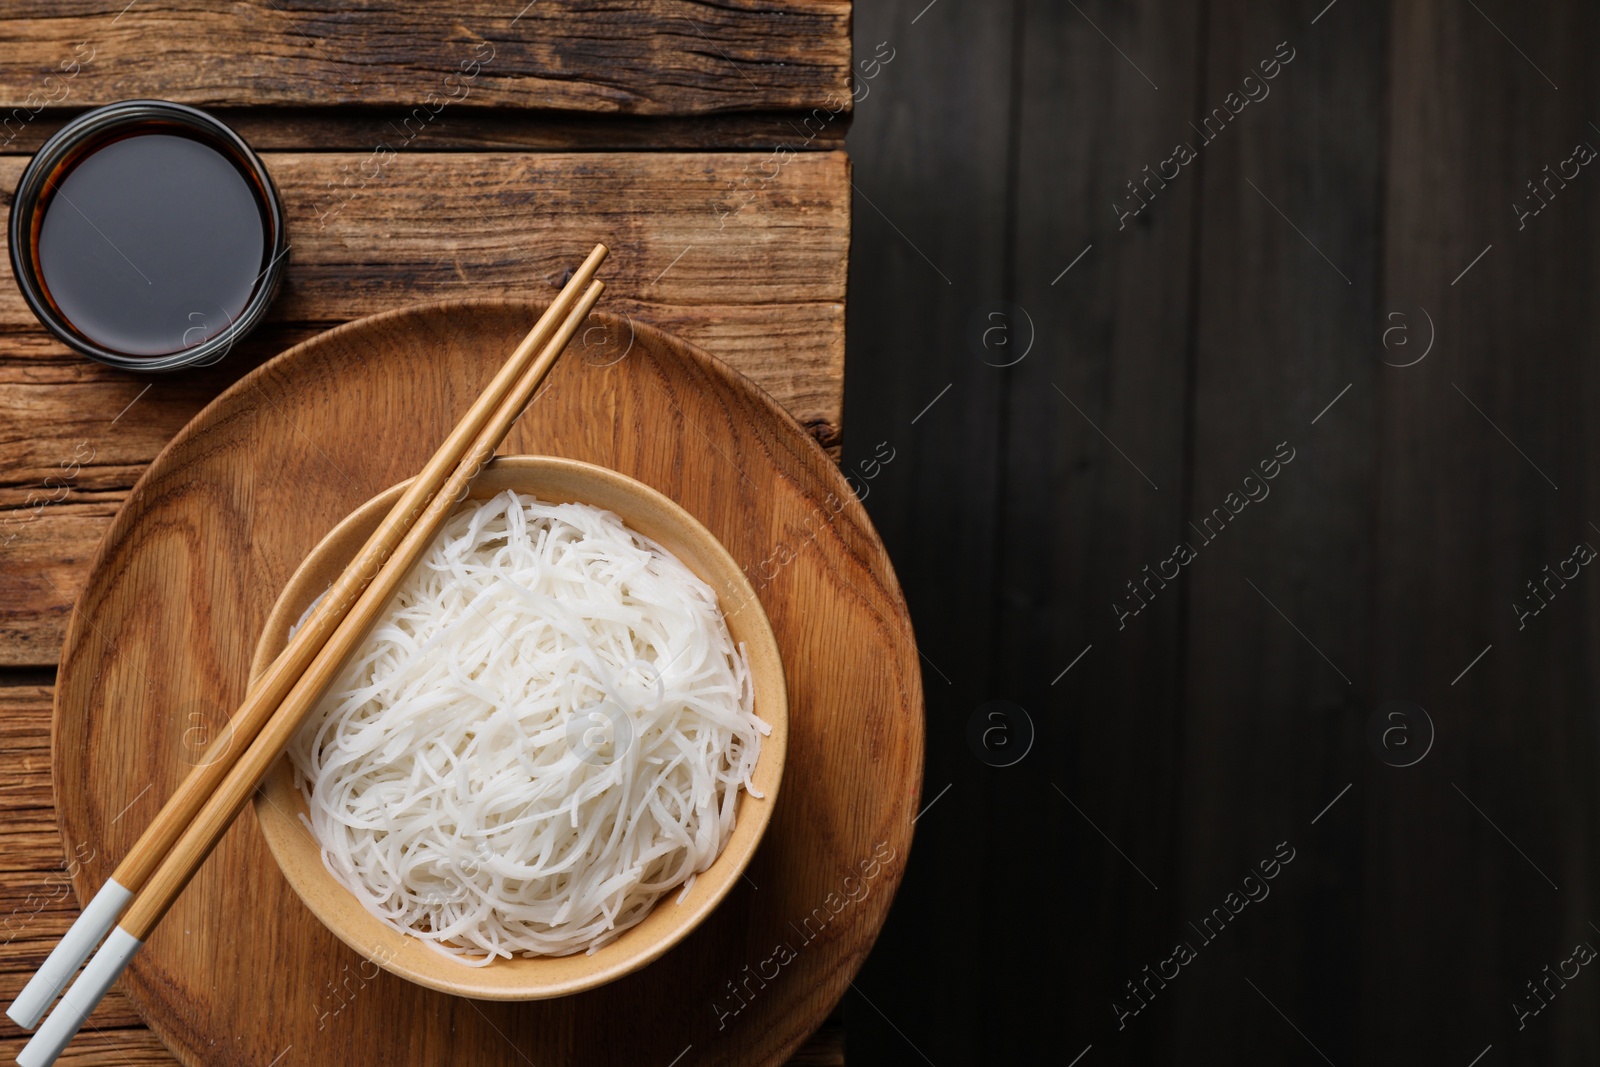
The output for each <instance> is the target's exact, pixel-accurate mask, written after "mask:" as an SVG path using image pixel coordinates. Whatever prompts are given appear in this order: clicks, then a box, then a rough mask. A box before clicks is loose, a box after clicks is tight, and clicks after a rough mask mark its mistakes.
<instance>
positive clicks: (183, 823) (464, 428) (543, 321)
mask: <svg viewBox="0 0 1600 1067" xmlns="http://www.w3.org/2000/svg"><path fill="white" fill-rule="evenodd" d="M606 251H607V250H606V248H605V246H604V245H597V246H596V247H595V249H594V251H593V252H591V253H590V255H589V257H588V258H587V259H586V260H585V261H584V263H583V265H582V266H581V267H580V268H579V269H578V271H577V272H575V273H574V275H573V277H572V279H571V281H570V282H569V284H568V285H567V287H566V288H565V289H564V290H563V291H562V293H561V294H560V296H559V297H558V298H557V300H556V301H554V302H553V303H552V304H551V307H550V308H549V309H548V310H547V311H546V312H545V314H544V315H543V316H541V317H540V319H539V321H538V323H537V324H536V325H535V326H534V328H533V329H532V330H531V331H530V332H529V334H528V336H527V337H526V338H524V340H523V341H522V343H521V344H520V345H518V347H517V349H516V351H515V352H513V353H512V355H511V357H510V358H509V359H508V360H507V361H506V364H505V366H504V367H502V368H501V370H500V372H499V373H498V374H497V375H496V376H495V378H494V380H493V381H492V382H491V383H490V385H489V386H488V388H487V389H485V391H484V393H483V394H482V395H481V396H480V397H479V398H478V400H477V401H476V402H475V403H474V404H473V406H472V408H471V409H470V410H469V411H468V412H467V414H466V415H465V416H464V417H463V418H462V420H461V422H460V423H458V424H457V426H456V428H455V429H454V430H453V431H452V432H451V434H450V436H449V437H448V438H447V439H446V440H445V442H444V444H443V445H441V446H440V449H439V451H438V452H437V453H435V455H434V456H433V458H432V459H430V460H429V462H428V464H427V466H425V467H424V468H423V471H422V472H421V473H420V474H419V475H418V476H417V477H416V478H415V479H414V480H413V481H412V483H411V484H410V485H409V486H408V487H407V489H406V491H405V492H404V493H402V495H401V497H400V499H399V501H397V502H396V504H395V506H394V507H393V508H392V509H391V511H390V513H389V515H388V517H387V518H385V519H384V521H383V522H382V523H381V524H380V525H379V527H378V529H377V530H376V531H374V533H373V535H372V537H371V538H369V539H368V541H367V543H366V545H365V546H364V547H363V549H362V551H361V552H360V553H359V554H358V555H357V557H356V559H355V560H354V561H353V562H352V564H351V565H350V566H349V567H348V568H347V569H346V570H345V572H344V573H343V574H341V575H340V577H339V579H338V581H336V582H335V583H334V585H333V586H332V587H331V588H330V589H329V591H328V593H327V594H326V595H325V596H324V597H323V599H322V601H321V602H320V604H319V606H318V609H317V610H316V611H315V612H314V613H313V615H312V617H311V618H310V619H309V620H308V621H307V624H306V625H305V626H303V627H301V628H300V629H299V630H298V631H297V632H296V634H295V637H294V639H293V640H291V642H290V643H289V645H288V647H287V648H285V650H284V652H283V653H282V654H281V655H279V657H278V658H277V659H276V660H275V661H274V662H273V664H272V666H271V667H270V668H269V669H268V671H267V672H266V674H264V675H263V676H262V678H261V679H260V680H259V681H258V683H257V684H256V686H255V687H254V688H253V689H252V690H251V691H250V693H249V695H248V696H247V697H246V699H245V703H244V704H243V705H242V706H241V708H240V709H239V711H238V712H237V713H236V714H235V715H234V718H233V719H232V720H231V721H230V723H229V729H228V731H227V732H225V734H224V735H223V736H222V737H220V738H218V740H217V742H216V743H215V744H214V746H213V749H212V751H208V752H207V757H208V758H207V759H206V760H205V761H204V762H202V764H201V765H200V766H198V767H196V768H195V770H194V771H192V772H191V773H190V775H189V777H188V778H187V779H186V780H185V781H184V782H183V784H182V785H181V786H180V787H179V789H178V791H177V792H176V793H175V794H174V795H173V797H172V798H171V799H170V800H169V801H168V803H167V804H166V805H165V806H164V807H163V809H162V811H161V812H160V814H159V815H158V816H157V817H156V819H155V820H154V821H153V822H152V823H151V824H150V826H149V827H148V828H147V829H146V830H145V832H144V833H143V834H142V835H141V836H140V838H139V840H138V842H137V843H136V844H135V845H134V847H133V849H132V850H130V852H129V853H128V856H127V857H126V858H125V859H124V860H123V862H122V863H121V864H120V865H119V866H118V868H117V870H116V871H115V872H114V873H113V875H112V878H111V879H110V880H109V881H108V882H107V883H106V885H105V886H103V887H102V888H101V890H100V892H99V893H98V894H97V895H96V896H95V898H94V899H93V900H92V901H91V902H90V905H89V907H88V908H86V909H85V910H84V913H83V914H82V915H81V916H80V917H79V919H78V921H77V922H75V923H74V925H73V927H72V929H71V930H69V932H68V935H67V936H66V937H65V938H63V940H62V942H61V944H60V945H58V946H57V947H56V949H55V951H53V952H52V953H51V955H50V957H49V959H47V960H46V961H45V965H44V966H43V967H41V968H40V971H39V973H38V974H36V975H35V976H34V978H33V979H32V980H31V981H30V982H29V983H28V986H27V987H26V988H25V989H24V990H23V993H22V994H21V995H20V996H19V997H18V998H17V1001H16V1002H15V1003H13V1004H12V1006H11V1008H10V1010H9V1012H8V1014H9V1015H11V1017H12V1018H13V1019H14V1020H16V1021H17V1022H19V1023H21V1024H22V1025H25V1026H26V1025H32V1024H33V1023H36V1022H37V1020H38V1017H39V1016H40V1015H41V1014H42V1013H43V1011H44V1010H45V1008H47V1007H48V1006H49V1004H50V1002H51V1001H52V1000H53V999H54V997H55V995H56V993H57V992H59V990H60V989H61V987H62V986H63V985H65V983H66V981H67V980H68V979H70V978H71V976H72V974H73V973H74V972H75V971H76V970H77V968H78V966H79V965H80V964H81V963H82V961H83V959H84V958H85V957H86V956H88V954H89V952H90V951H92V950H93V948H94V946H95V945H96V944H97V943H98V942H99V941H100V939H101V938H102V937H103V936H104V935H105V934H106V932H107V931H108V930H110V928H111V926H112V924H113V923H115V922H116V921H117V919H118V917H119V915H121V913H122V912H123V909H124V908H125V907H126V906H127V904H128V902H129V900H130V899H132V898H133V897H134V895H135V894H136V893H139V892H140V891H141V890H143V889H146V888H147V887H148V886H149V882H150V879H151V876H152V875H153V874H156V873H157V872H159V871H163V870H170V869H171V868H172V867H173V864H170V863H167V862H166V861H168V860H171V859H172V858H173V854H174V853H173V850H174V848H175V846H176V845H177V844H178V843H179V842H182V841H186V840H192V839H193V835H192V834H191V833H190V831H191V830H192V828H193V825H194V823H195V821H196V820H197V819H198V818H199V817H200V816H201V815H202V814H203V813H204V812H206V811H207V810H212V808H213V806H212V805H211V800H212V799H213V798H214V797H215V796H216V795H217V793H218V792H219V791H220V790H222V789H223V787H224V786H226V785H227V784H228V782H229V781H230V780H231V779H233V778H234V777H235V774H236V768H237V767H238V765H239V762H240V761H242V760H243V759H244V758H245V756H248V755H249V754H250V753H251V752H254V751H256V746H255V742H256V740H258V737H259V735H260V733H261V732H262V731H263V729H264V728H265V727H266V726H267V724H268V723H269V722H271V721H273V720H274V719H275V718H276V717H278V715H279V710H280V705H282V704H284V702H285V699H286V698H288V697H291V696H293V695H294V694H295V693H299V692H303V691H304V690H303V689H302V687H300V686H299V683H300V681H301V679H302V676H303V675H304V674H305V673H306V672H307V670H308V669H311V668H313V667H315V666H316V665H317V664H319V663H325V662H328V661H329V660H330V658H331V661H332V663H333V669H334V670H336V669H337V666H338V663H339V661H342V659H343V658H344V655H346V654H348V651H349V649H350V647H353V645H354V644H355V642H356V641H358V640H359V639H360V636H362V635H364V633H365V630H366V628H367V626H369V625H370V623H371V620H372V617H373V615H375V613H376V611H377V609H379V608H381V607H382V606H383V603H385V602H386V601H387V596H388V594H383V595H382V597H381V598H380V599H378V600H377V601H373V600H372V598H369V597H365V596H362V594H363V591H364V590H365V589H369V588H370V584H369V583H371V582H372V581H373V580H374V578H375V577H376V576H381V575H383V574H385V573H388V572H390V571H395V572H398V573H397V575H395V576H392V578H391V580H390V581H389V583H388V587H389V588H390V589H391V591H392V586H393V585H394V584H395V583H397V582H398V581H399V579H400V578H401V577H403V576H404V572H405V571H406V570H407V569H409V563H410V562H414V560H415V557H416V555H417V554H418V553H420V551H421V550H422V548H425V547H426V545H427V544H428V543H429V542H430V541H431V538H432V536H433V533H435V532H437V528H438V526H439V525H441V524H442V522H443V520H444V519H445V518H446V517H448V515H449V512H450V510H451V508H452V507H453V506H454V503H455V501H456V500H457V499H458V498H459V496H460V494H461V493H462V492H464V491H465V489H466V487H467V486H469V485H470V484H471V480H472V478H473V477H474V476H475V475H476V473H477V471H478V470H480V469H481V467H482V465H483V464H484V463H486V462H487V461H488V459H489V458H490V457H492V455H493V453H494V450H495V448H496V447H497V446H498V444H499V442H500V441H501V440H502V439H503V438H504V436H505V434H506V432H507V431H508V430H509V428H510V426H511V424H512V422H514V421H515V419H516V417H517V415H518V414H519V413H520V412H521V410H522V408H523V407H524V406H526V404H527V403H528V400H529V398H531V396H532V394H533V390H534V389H536V388H537V386H538V383H539V381H540V380H542V378H543V377H544V375H545V374H546V373H547V372H548V371H549V369H550V366H551V365H552V364H553V363H554V361H555V359H556V357H557V356H559V354H560V352H561V351H562V349H564V348H565V346H566V344H567V343H568V342H569V341H570V339H571V337H572V335H573V333H574V332H575V331H576V329H577V328H578V326H579V325H581V323H582V322H583V320H584V318H585V317H586V316H587V315H588V312H589V310H590V309H591V308H592V307H593V306H594V302H595V300H596V299H597V298H598V297H599V294H600V292H601V290H602V289H603V288H604V287H603V285H601V284H600V283H595V284H594V285H592V286H590V287H589V289H588V290H587V291H585V292H584V293H583V295H582V296H581V297H579V296H577V295H576V294H577V293H578V291H579V289H580V287H581V286H582V285H583V284H584V283H585V282H587V281H588V279H589V278H591V277H592V276H593V274H594V272H595V270H596V268H598V266H599V265H600V263H601V262H602V261H603V260H604V259H605V256H606ZM574 304H576V306H574ZM563 316H564V318H563ZM557 323H560V326H559V329H558V328H557V326H556V324H557ZM552 334H553V335H554V336H552ZM419 522H421V523H422V524H424V525H428V526H430V527H431V529H430V530H428V531H427V532H426V533H423V534H419V536H417V537H410V536H409V535H410V534H411V533H412V532H413V531H417V529H418V526H417V524H418V523H419ZM408 551H409V552H410V554H411V558H410V560H406V559H403V558H392V557H395V556H396V554H397V553H398V554H399V556H400V557H403V556H404V555H405V554H406V553H407V552H408ZM386 563H387V564H393V565H392V566H386ZM358 597H360V599H358ZM352 602H354V605H355V606H354V607H352ZM363 606H365V607H363ZM362 610H364V611H365V621H364V622H362V623H360V624H358V625H359V629H360V633H359V634H357V635H356V636H355V637H354V638H350V637H348V636H346V637H345V638H343V639H342V641H341V647H342V649H343V650H342V651H340V652H338V653H337V655H336V657H325V656H324V655H323V653H324V651H325V650H326V649H327V644H328V643H329V642H332V641H333V640H334V638H337V637H339V636H340V635H342V634H347V633H348V632H350V631H349V630H348V629H347V628H346V627H345V626H344V625H343V623H344V622H345V621H346V620H348V619H349V617H350V612H352V611H362ZM330 631H331V633H332V634H333V636H332V637H330V636H329V634H330ZM327 681H331V671H330V672H329V678H328V679H327V680H324V681H323V682H322V683H321V684H322V687H324V688H325V686H326V684H327ZM317 696H320V689H319V691H318V693H317ZM315 700H316V697H315V696H313V697H311V698H310V700H308V701H305V707H306V708H307V709H308V708H309V706H310V705H311V704H313V703H315ZM303 714H304V710H302V711H301V713H300V716H298V717H297V718H296V722H298V718H299V717H303ZM289 733H290V734H292V728H291V729H290V730H289ZM287 738H288V734H285V736H284V738H283V741H282V742H280V743H279V744H278V745H277V746H276V747H275V748H274V749H273V750H272V753H271V755H272V756H275V755H276V753H277V751H278V750H279V749H281V748H282V746H283V744H284V743H286V742H287ZM219 746H220V747H222V748H223V751H222V753H221V754H220V755H219V756H218V757H217V758H215V759H211V758H210V757H211V756H212V754H213V752H214V751H215V749H216V748H217V747H219ZM246 746H250V747H248V748H247V747H246ZM241 750H242V754H239V755H236V754H238V753H241ZM270 762H271V759H270V758H269V759H268V760H267V764H264V765H263V766H262V769H261V773H257V774H255V775H253V776H252V777H251V779H250V782H249V784H248V785H247V786H246V787H245V789H244V792H243V795H244V796H246V797H247V796H248V794H249V791H250V790H251V789H253V788H254V785H255V781H256V780H258V779H259V778H260V777H261V774H262V773H265V767H266V765H269V764H270ZM241 803H242V801H241ZM238 806H239V805H234V806H233V807H232V809H231V810H230V811H229V813H228V815H227V818H226V819H224V820H223V822H222V827H221V828H225V827H226V825H227V822H228V821H231V819H232V816H233V814H234V813H236V812H237V810H238ZM217 836H220V829H219V830H218V833H217ZM214 841H215V838H214V837H213V838H212V841H211V843H208V844H207V845H205V847H204V848H203V849H202V850H201V851H200V852H199V854H198V856H196V857H191V859H192V861H193V865H194V866H198V863H199V862H200V861H202V860H203V859H204V857H205V855H206V854H207V853H209V851H210V847H211V844H214ZM183 862H187V861H180V862H179V863H178V864H177V865H178V866H181V865H182V863H183ZM190 873H192V869H191V871H190ZM187 880H188V876H187V874H186V875H184V876H183V878H182V880H181V881H179V882H178V883H177V886H176V889H175V890H172V895H173V896H175V895H176V892H177V891H180V890H181V889H182V886H183V884H185V883H186V882H187ZM163 891H164V890H158V893H159V892H163ZM167 903H168V904H170V899H169V900H168V901H167ZM165 908H166V905H165V904H164V905H163V906H162V907H161V908H160V912H164V911H165ZM159 918H160V914H159V913H158V914H157V915H156V916H155V919H157V920H158V919H159ZM150 925H151V926H153V925H154V921H153V920H152V921H151V922H150ZM145 932H148V927H147V928H146V931H145ZM119 970H120V968H119ZM74 988H75V989H76V988H77V987H76V986H75V987H74ZM95 999H98V997H96V998H95ZM64 1006H65V1005H64ZM58 1014H59V1012H58ZM54 1018H55V1016H54V1015H52V1021H54ZM80 1022H81V1020H80ZM76 1029H77V1027H76V1025H74V1026H73V1027H72V1030H73V1031H76ZM41 1036H42V1035H41ZM70 1036H71V1034H70V1033H69V1034H67V1038H70ZM61 1044H62V1045H64V1044H65V1040H63V1041H62V1042H61ZM29 1048H30V1049H32V1048H33V1043H32V1042H30V1045H29ZM26 1051H27V1050H25V1052H26ZM54 1055H55V1053H53V1052H52V1053H51V1054H50V1056H49V1057H48V1059H44V1060H40V1061H39V1062H49V1060H50V1059H53V1058H54ZM19 1062H21V1061H19Z"/></svg>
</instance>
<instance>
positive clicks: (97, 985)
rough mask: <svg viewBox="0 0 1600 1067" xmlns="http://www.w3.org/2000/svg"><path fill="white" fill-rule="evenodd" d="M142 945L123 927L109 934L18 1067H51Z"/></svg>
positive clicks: (24, 1052) (25, 1050) (28, 1046)
mask: <svg viewBox="0 0 1600 1067" xmlns="http://www.w3.org/2000/svg"><path fill="white" fill-rule="evenodd" d="M143 946H144V942H143V941H140V940H139V939H138V938H136V937H134V936H133V935H132V934H130V933H128V931H126V930H124V929H123V928H122V927H120V926H119V927H117V928H116V929H114V930H112V931H111V936H109V937H107V938H106V943H105V944H104V945H101V946H100V951H99V952H96V953H95V954H94V958H93V959H91V960H90V961H89V965H88V966H87V967H85V968H84V969H83V973H82V974H80V975H79V976H78V980H77V981H76V982H74V983H72V988H71V989H69V990H67V992H66V995H65V996H63V997H62V998H61V1003H60V1004H57V1005H56V1010H55V1011H53V1012H51V1013H50V1018H48V1019H46V1020H45V1021H44V1025H43V1026H41V1027H39V1032H38V1033H36V1034H34V1035H33V1037H32V1039H31V1040H29V1042H28V1043H27V1044H26V1045H25V1046H23V1049H22V1051H21V1052H19V1053H18V1054H17V1064H18V1067H50V1065H51V1064H52V1063H54V1062H56V1057H57V1056H60V1055H61V1053H62V1051H63V1050H64V1049H65V1048H66V1047H67V1045H68V1043H69V1042H71V1041H72V1039H73V1038H74V1037H75V1036H77V1033H78V1030H79V1028H81V1027H82V1026H83V1024H84V1023H85V1022H86V1021H87V1020H88V1018H89V1016H90V1015H91V1014H93V1013H94V1009H95V1008H97V1007H99V1006H100V1001H101V999H102V998H104V997H105V995H106V991H107V990H109V989H110V988H111V986H112V984H113V983H115V982H116V980H117V979H118V978H120V977H121V976H122V972H123V971H125V970H127V968H128V962H129V961H130V960H132V959H133V957H134V954H135V953H137V952H138V951H139V949H140V948H142V947H143Z"/></svg>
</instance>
